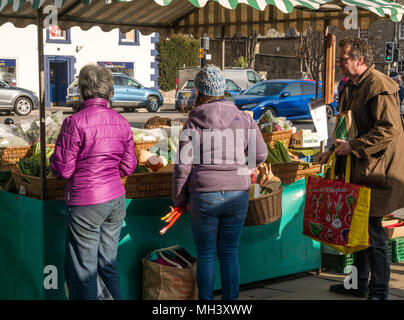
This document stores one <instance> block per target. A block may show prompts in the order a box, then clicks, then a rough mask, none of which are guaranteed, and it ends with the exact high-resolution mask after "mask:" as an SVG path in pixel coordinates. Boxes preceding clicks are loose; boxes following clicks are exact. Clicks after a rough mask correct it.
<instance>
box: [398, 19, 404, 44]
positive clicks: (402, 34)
mask: <svg viewBox="0 0 404 320" xmlns="http://www.w3.org/2000/svg"><path fill="white" fill-rule="evenodd" d="M398 38H399V39H400V40H403V39H404V24H402V23H400V24H399V27H398Z"/></svg>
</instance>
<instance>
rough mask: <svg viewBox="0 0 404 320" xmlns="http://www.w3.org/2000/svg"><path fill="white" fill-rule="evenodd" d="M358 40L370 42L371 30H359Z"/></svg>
mask: <svg viewBox="0 0 404 320" xmlns="http://www.w3.org/2000/svg"><path fill="white" fill-rule="evenodd" d="M358 38H361V39H365V40H368V39H369V30H367V29H366V30H362V29H360V28H358Z"/></svg>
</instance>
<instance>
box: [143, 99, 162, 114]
mask: <svg viewBox="0 0 404 320" xmlns="http://www.w3.org/2000/svg"><path fill="white" fill-rule="evenodd" d="M159 102H160V101H159V99H158V98H157V97H154V96H152V97H148V98H147V103H146V109H147V111H149V112H156V111H157V110H158V109H159V108H160V103H159Z"/></svg>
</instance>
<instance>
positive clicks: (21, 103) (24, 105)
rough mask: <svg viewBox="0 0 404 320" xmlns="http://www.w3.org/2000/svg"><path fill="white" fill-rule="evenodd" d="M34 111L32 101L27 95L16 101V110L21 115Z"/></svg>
mask: <svg viewBox="0 0 404 320" xmlns="http://www.w3.org/2000/svg"><path fill="white" fill-rule="evenodd" d="M31 111H32V102H31V100H29V99H28V98H26V97H20V98H18V99H17V100H16V101H15V103H14V112H15V113H16V114H17V115H19V116H27V115H29V114H30V113H31Z"/></svg>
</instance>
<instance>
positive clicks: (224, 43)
mask: <svg viewBox="0 0 404 320" xmlns="http://www.w3.org/2000/svg"><path fill="white" fill-rule="evenodd" d="M221 33H222V52H221V56H222V58H221V59H220V61H221V67H222V71H223V72H224V66H225V57H226V40H225V35H224V25H223V26H222V32H221Z"/></svg>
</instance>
